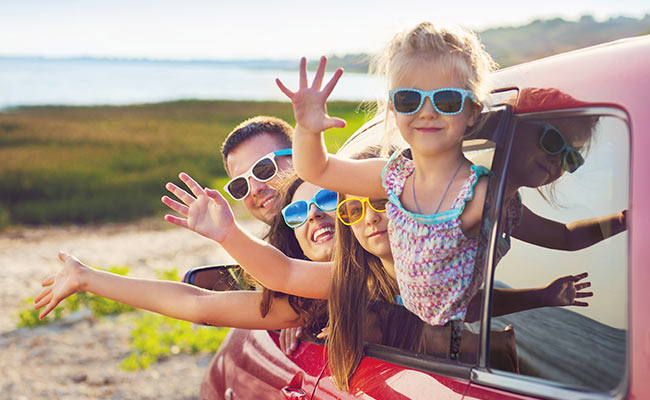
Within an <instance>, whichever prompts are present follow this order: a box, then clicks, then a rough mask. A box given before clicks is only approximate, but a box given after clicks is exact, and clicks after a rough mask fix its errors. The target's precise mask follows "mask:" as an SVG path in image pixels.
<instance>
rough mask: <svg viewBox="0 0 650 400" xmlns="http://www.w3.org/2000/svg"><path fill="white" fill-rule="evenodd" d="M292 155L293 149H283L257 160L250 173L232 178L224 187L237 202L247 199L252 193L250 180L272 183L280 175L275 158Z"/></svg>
mask: <svg viewBox="0 0 650 400" xmlns="http://www.w3.org/2000/svg"><path fill="white" fill-rule="evenodd" d="M290 155H291V149H282V150H278V151H274V152H273V153H269V154H267V155H265V156H264V157H262V158H260V159H259V160H257V161H256V162H255V164H253V166H252V167H250V169H249V170H248V171H246V172H244V173H243V174H241V175H239V176H236V177H234V178H232V179H231V180H230V181H229V182H228V183H227V184H226V186H224V190H225V191H226V192H228V194H229V195H230V196H231V197H232V198H233V199H235V200H242V199H245V198H246V196H248V193H250V191H251V187H250V184H249V182H248V178H250V177H253V179H255V180H257V181H258V182H268V181H270V180H271V179H273V177H275V175H276V174H277V173H278V164H277V163H276V162H275V157H278V156H290Z"/></svg>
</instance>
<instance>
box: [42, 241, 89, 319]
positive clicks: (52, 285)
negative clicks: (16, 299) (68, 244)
mask: <svg viewBox="0 0 650 400" xmlns="http://www.w3.org/2000/svg"><path fill="white" fill-rule="evenodd" d="M59 260H61V262H63V264H64V265H63V268H61V270H60V271H59V272H57V273H56V274H55V275H51V276H48V277H47V278H45V279H44V280H43V282H42V283H41V286H43V289H42V290H41V292H40V293H39V294H38V296H36V298H35V299H34V310H38V309H39V308H41V307H43V306H45V305H47V307H45V309H44V310H43V311H41V313H40V314H39V316H38V318H40V319H43V318H44V317H45V316H46V315H47V314H49V313H50V311H52V310H53V309H54V308H55V307H56V306H57V305H58V304H59V303H60V302H61V300H63V299H65V298H66V297H68V296H70V295H72V294H75V293H77V292H80V291H82V282H81V274H82V273H83V270H85V269H88V267H87V266H85V265H83V264H82V263H81V262H80V261H79V260H78V259H77V258H76V257H75V256H72V255H70V254H67V253H64V252H62V251H61V252H59Z"/></svg>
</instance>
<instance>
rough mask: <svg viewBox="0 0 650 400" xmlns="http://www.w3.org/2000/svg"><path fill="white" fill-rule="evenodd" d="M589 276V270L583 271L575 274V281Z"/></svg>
mask: <svg viewBox="0 0 650 400" xmlns="http://www.w3.org/2000/svg"><path fill="white" fill-rule="evenodd" d="M588 276H589V273H587V272H583V273H581V274H578V275H573V281H574V282H578V281H580V280H583V279H585V278H586V277H588Z"/></svg>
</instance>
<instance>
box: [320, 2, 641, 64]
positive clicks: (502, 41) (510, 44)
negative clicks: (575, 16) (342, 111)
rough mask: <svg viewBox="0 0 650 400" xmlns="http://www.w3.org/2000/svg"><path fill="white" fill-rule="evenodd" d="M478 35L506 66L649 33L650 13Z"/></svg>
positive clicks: (363, 59)
mask: <svg viewBox="0 0 650 400" xmlns="http://www.w3.org/2000/svg"><path fill="white" fill-rule="evenodd" d="M478 34H479V37H480V38H481V40H482V41H483V43H484V44H485V47H486V49H487V50H488V52H489V53H490V54H491V55H492V57H493V58H494V60H495V61H496V62H497V63H498V64H499V65H500V66H501V67H507V66H510V65H515V64H520V63H522V62H526V61H530V60H535V59H538V58H542V57H547V56H551V55H553V54H558V53H563V52H566V51H570V50H575V49H580V48H583V47H587V46H592V45H595V44H599V43H606V42H611V41H612V40H616V39H621V38H625V37H630V36H639V35H645V34H650V15H646V16H645V17H644V18H642V19H635V18H628V17H616V18H610V19H608V20H607V21H603V22H598V21H596V20H595V19H594V18H593V17H592V16H591V15H585V16H583V17H582V18H580V20H579V21H565V20H563V19H562V18H555V19H551V20H535V21H533V22H531V23H529V24H528V25H522V26H509V27H498V28H491V29H487V30H484V31H482V32H479V33H478ZM328 58H329V60H328V69H331V70H334V69H336V68H338V67H344V68H345V69H346V70H347V71H349V72H366V71H368V55H367V54H348V55H345V56H343V57H339V56H330V57H328ZM317 64H318V61H317V60H314V61H313V62H310V64H309V67H310V68H313V69H315V68H316V66H317Z"/></svg>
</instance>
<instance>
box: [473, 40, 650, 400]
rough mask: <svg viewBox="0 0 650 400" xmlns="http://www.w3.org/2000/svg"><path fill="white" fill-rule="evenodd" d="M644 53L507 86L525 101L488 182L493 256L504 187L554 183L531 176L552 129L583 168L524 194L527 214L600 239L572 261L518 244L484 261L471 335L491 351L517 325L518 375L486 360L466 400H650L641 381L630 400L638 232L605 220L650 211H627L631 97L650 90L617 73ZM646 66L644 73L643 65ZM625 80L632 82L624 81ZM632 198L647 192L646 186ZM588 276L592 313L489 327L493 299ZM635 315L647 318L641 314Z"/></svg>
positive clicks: (596, 55) (539, 70)
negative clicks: (503, 330)
mask: <svg viewBox="0 0 650 400" xmlns="http://www.w3.org/2000/svg"><path fill="white" fill-rule="evenodd" d="M636 44H637V45H641V47H642V48H643V49H645V50H646V51H647V49H648V48H649V47H648V46H650V42H649V41H648V40H646V41H645V44H643V43H636ZM638 51H639V49H638V48H637V49H630V47H629V44H626V43H619V44H618V45H609V46H602V47H600V48H594V49H591V50H587V51H581V52H576V53H573V54H568V55H564V56H556V57H553V58H551V59H547V60H542V61H539V62H535V63H530V64H527V65H525V66H522V67H519V68H518V67H515V68H511V69H509V70H506V71H504V72H503V73H502V74H501V77H500V83H501V84H503V86H507V87H513V86H518V87H519V89H518V96H517V99H516V101H514V102H512V104H513V106H514V110H515V118H514V123H513V128H512V130H510V131H509V132H510V135H508V137H507V138H505V139H504V141H503V143H502V148H501V151H500V152H498V153H499V156H495V158H499V157H500V158H501V162H500V163H499V162H497V163H496V164H497V168H496V169H495V170H494V173H495V176H496V178H497V179H495V180H494V181H493V183H494V187H493V191H492V194H493V196H492V198H491V202H492V205H491V209H490V210H489V211H488V212H487V214H488V216H487V220H488V221H489V222H490V223H491V225H490V227H491V228H492V231H493V232H494V234H493V235H492V240H491V243H490V246H491V248H492V254H496V253H497V247H498V244H499V243H498V242H499V236H500V232H501V230H500V229H499V226H498V225H499V221H500V216H499V213H500V212H502V211H503V204H502V203H501V202H500V201H501V199H502V197H503V188H504V187H507V183H508V180H510V179H515V178H516V177H518V176H528V177H530V178H531V180H532V181H534V180H535V179H534V175H535V174H548V173H549V172H548V171H544V168H545V167H543V166H540V165H536V163H537V164H539V163H538V161H535V160H542V159H543V158H540V157H538V156H537V155H536V153H534V151H532V150H531V149H533V148H537V149H540V148H541V147H542V142H543V140H544V132H545V130H547V129H548V127H549V126H551V127H553V128H554V129H556V130H557V131H558V132H561V133H562V135H563V136H564V137H565V141H566V142H567V143H568V145H567V146H568V147H567V146H564V147H562V151H561V152H560V153H559V154H560V155H561V157H562V158H563V159H566V157H567V156H565V154H566V155H568V154H570V153H571V152H572V151H573V149H572V147H576V148H577V151H578V152H579V153H580V154H581V156H580V158H582V163H581V164H580V166H579V168H578V169H576V170H575V171H574V172H573V173H567V172H566V171H565V172H564V173H563V174H561V175H560V176H559V177H557V178H556V179H555V180H553V181H552V182H547V183H546V184H544V185H535V184H531V185H529V186H530V187H527V188H523V189H521V190H520V191H519V194H520V195H521V199H522V202H523V204H524V205H525V206H526V207H527V208H528V209H530V210H531V211H533V212H534V213H535V214H537V215H539V216H541V217H543V218H546V219H548V220H554V221H561V222H563V223H571V222H572V221H576V220H585V219H598V220H599V221H600V222H599V225H600V226H599V229H597V230H596V233H597V234H598V235H602V236H603V237H605V239H603V240H602V241H598V242H597V243H595V244H593V245H591V246H588V247H585V248H580V249H577V250H575V251H563V250H552V249H548V248H545V247H541V246H538V245H533V244H530V243H526V242H523V241H520V240H517V239H513V240H512V243H511V248H510V251H509V252H508V253H507V255H506V256H505V257H503V259H501V260H500V261H498V260H497V259H495V258H494V257H492V259H491V260H488V261H487V262H488V264H489V267H490V268H491V273H490V274H488V277H487V278H486V283H485V285H486V287H488V288H491V290H487V291H486V292H485V293H486V295H487V297H486V299H485V300H484V309H483V318H482V325H481V323H479V324H475V325H474V327H473V328H474V329H476V331H481V332H482V339H483V340H484V343H485V345H486V346H488V345H489V344H490V341H491V338H490V337H489V335H485V334H484V333H483V332H484V331H486V330H489V329H494V328H498V327H503V326H505V325H507V324H512V325H513V326H514V329H515V332H516V344H517V353H518V357H519V362H520V373H519V374H513V373H509V372H504V371H501V370H500V369H499V368H498V367H495V366H492V365H490V360H489V357H487V355H485V351H484V350H483V354H482V356H481V358H480V360H479V362H478V365H477V366H476V368H475V369H474V370H473V371H472V374H471V383H470V386H469V388H468V391H467V393H466V394H465V398H467V399H485V398H495V397H497V398H500V397H504V398H517V399H518V398H530V397H533V398H554V399H555V398H557V399H575V398H582V399H610V398H625V397H627V396H630V397H631V398H636V396H642V397H643V396H645V393H646V392H647V385H648V382H647V381H636V382H635V385H636V390H634V388H633V387H632V386H631V383H632V381H631V380H630V375H632V374H633V373H632V372H631V371H630V365H633V364H631V362H630V360H631V358H632V357H634V356H640V355H641V354H637V351H634V350H632V347H631V345H632V344H631V342H630V332H631V331H633V330H634V329H633V327H634V325H633V324H632V320H631V318H630V310H631V307H634V303H632V304H630V303H631V302H632V301H633V300H634V297H633V296H631V293H632V291H631V289H630V288H631V287H634V286H635V285H637V284H639V283H640V282H636V283H635V282H633V281H631V272H630V271H633V270H634V269H633V265H632V264H631V260H630V258H631V257H630V249H631V247H630V237H632V236H633V235H634V230H633V229H634V225H632V226H630V225H628V226H630V228H631V229H632V230H626V231H623V232H616V231H612V229H613V228H612V226H613V225H612V224H610V223H607V222H606V220H607V218H604V216H608V215H615V216H617V218H618V219H619V221H625V219H626V218H627V215H629V214H628V211H629V212H630V213H633V212H634V208H633V206H634V205H636V207H637V210H639V208H638V207H642V208H643V207H647V206H646V205H645V204H643V203H636V204H635V203H632V202H631V197H632V196H631V187H632V181H633V178H632V175H633V171H632V170H631V166H632V165H633V163H632V160H631V146H632V142H633V141H632V137H633V131H632V130H631V127H633V126H634V123H633V122H634V121H633V117H634V114H632V115H630V113H629V111H633V110H634V109H635V108H637V106H636V103H635V102H639V104H642V102H643V100H642V97H641V96H634V95H633V94H632V95H630V91H643V90H644V89H641V88H640V87H639V83H638V80H636V79H629V80H628V78H630V74H632V75H634V70H635V69H636V70H637V72H638V73H641V74H644V73H645V72H641V71H645V70H646V68H647V67H646V68H643V67H640V68H639V66H638V65H635V66H633V67H632V68H631V69H630V68H628V67H629V65H628V64H620V63H615V62H612V60H613V59H620V58H621V57H622V58H627V57H635V55H636V54H638ZM637 61H639V62H641V59H638V60H637ZM642 63H645V65H646V66H647V65H648V60H647V57H646V60H645V61H643V62H642ZM553 71H555V73H553ZM622 76H625V77H626V78H625V79H621V77H622ZM628 82H629V83H630V84H631V83H632V82H633V86H629V87H628ZM648 85H649V84H648V82H647V80H646V81H645V83H644V84H642V86H644V87H645V90H647V89H648ZM645 104H647V102H645ZM637 126H638V124H637ZM585 133H587V135H585ZM576 136H582V137H583V138H582V139H580V140H578V142H579V144H578V145H576V144H575V142H572V140H574V139H575V137H576ZM585 136H586V140H585ZM572 137H573V138H572ZM548 157H551V156H550V155H548ZM644 185H645V186H644ZM636 187H637V188H638V189H637V190H640V191H642V192H644V191H645V192H647V181H646V183H644V184H642V185H638V186H636ZM500 196H501V197H500ZM631 205H632V207H631ZM615 222H616V221H615ZM627 223H628V224H629V220H628V221H627ZM614 229H615V228H614ZM646 266H647V264H646V265H645V266H643V268H645V267H646ZM582 272H588V274H589V276H588V278H585V279H583V280H580V281H578V282H579V283H578V284H580V283H582V282H585V281H589V282H590V287H589V288H585V289H584V290H583V291H585V292H586V291H588V292H592V293H593V296H588V297H580V298H576V299H575V300H576V301H577V302H578V303H586V304H588V305H585V304H580V305H579V306H575V305H574V306H568V307H545V308H536V309H532V310H528V311H522V312H517V313H513V314H509V315H504V316H501V317H489V315H490V304H491V303H492V301H493V293H494V288H496V287H511V288H521V287H530V286H538V287H542V288H547V287H550V284H551V282H554V280H555V279H558V278H561V277H562V276H566V275H575V274H580V273H582ZM637 307H641V308H643V309H645V310H647V308H645V305H638V304H637ZM646 317H647V311H646V314H645V316H644V317H643V318H637V319H636V320H635V321H636V323H637V324H645V323H646V322H645V321H647V318H646ZM637 348H638V347H637ZM638 349H639V351H641V352H645V353H647V351H646V350H644V349H643V348H638ZM645 360H647V356H646V358H645ZM647 370H648V369H647V365H646V367H644V368H643V371H637V372H635V373H636V374H637V375H638V374H641V375H643V374H647ZM632 393H636V395H634V394H632ZM641 393H643V394H641Z"/></svg>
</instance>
